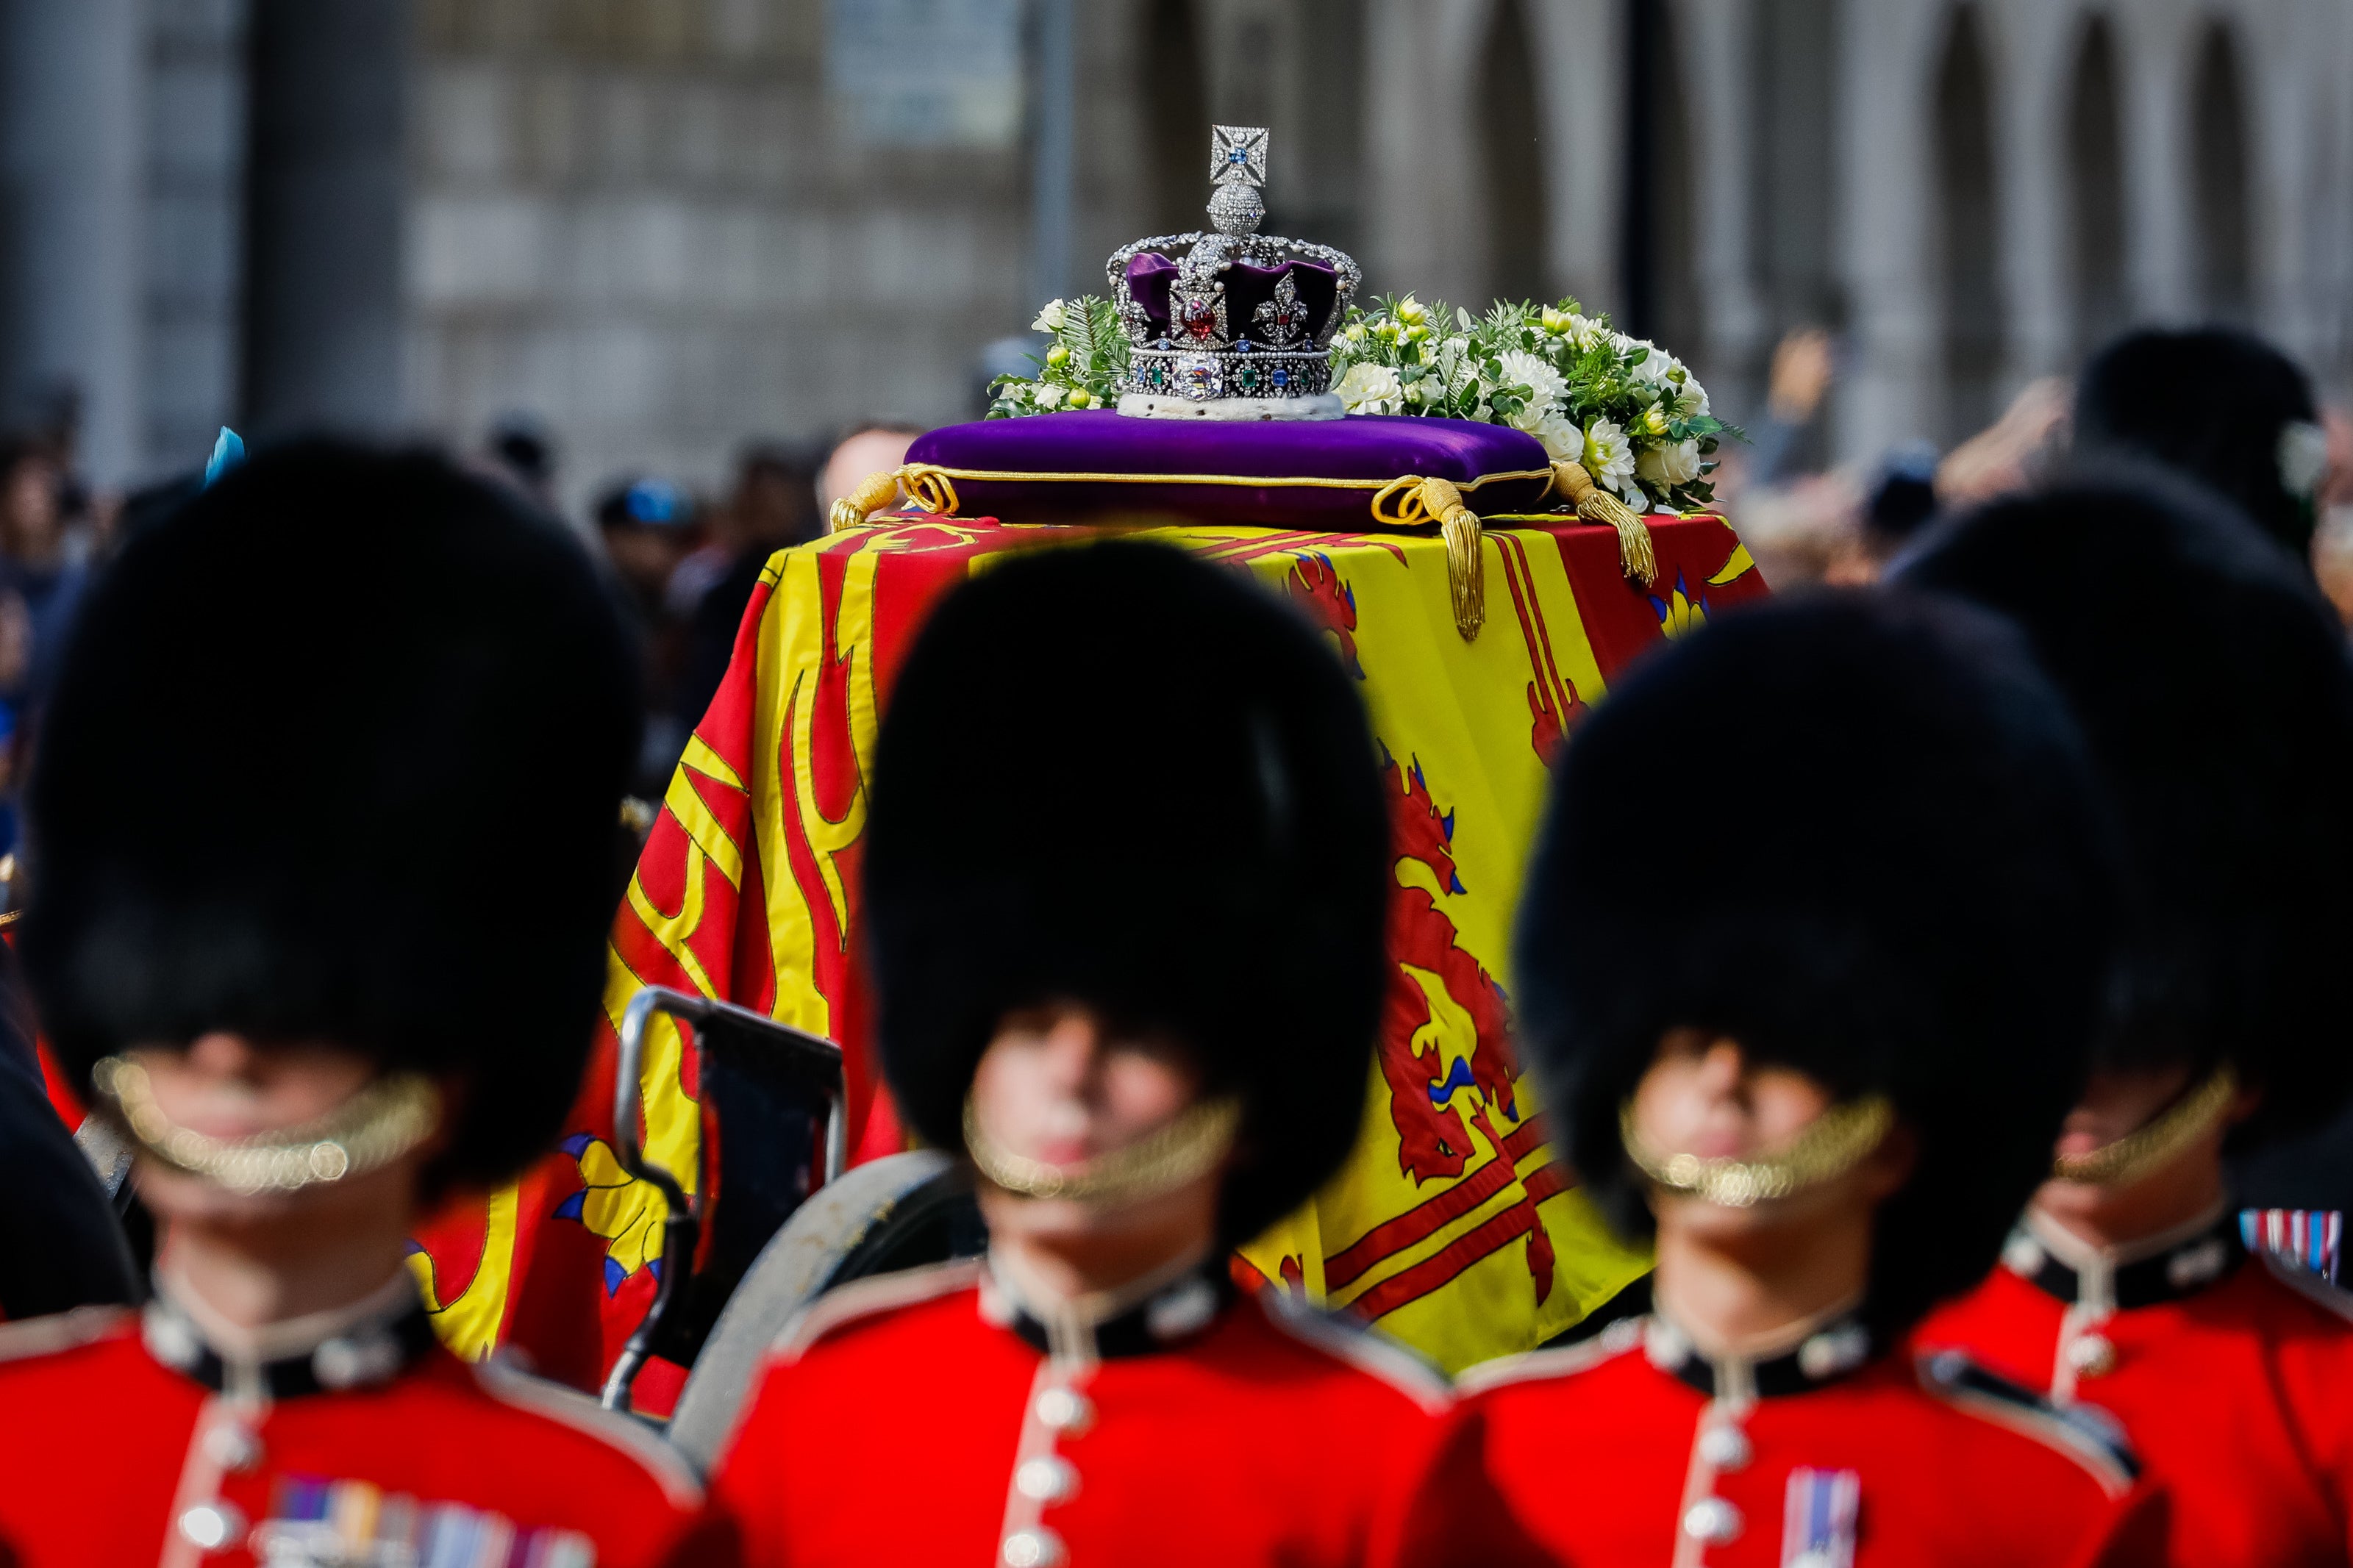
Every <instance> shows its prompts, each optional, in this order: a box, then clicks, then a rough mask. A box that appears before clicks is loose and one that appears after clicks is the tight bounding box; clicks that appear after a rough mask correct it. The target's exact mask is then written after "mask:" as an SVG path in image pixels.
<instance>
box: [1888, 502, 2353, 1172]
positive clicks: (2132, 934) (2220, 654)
mask: <svg viewBox="0 0 2353 1568" xmlns="http://www.w3.org/2000/svg"><path fill="white" fill-rule="evenodd" d="M1904 575H1905V579H1906V580H1907V581H1908V582H1910V583H1912V584H1915V585H1917V586H1919V587H1923V588H1929V589H1936V590H1940V591H1943V592H1947V593H1950V594H1954V595H1960V596H1962V597H1965V598H1968V599H1969V600H1972V601H1974V602H1975V603H1977V604H1978V605H1984V606H1986V607H1987V608H1989V609H1993V610H1996V611H1999V612H2000V613H2001V614H2003V615H2005V616H2009V617H2010V619H2012V620H2013V621H2015V622H2016V623H2017V624H2018V625H2019V626H2021V627H2022V628H2023V629H2024V631H2025V633H2026V636H2027V637H2028V639H2029V640H2030V641H2031V643H2032V645H2033V647H2034V651H2035V655H2036V657H2037V658H2039V659H2040V660H2041V662H2042V666H2043V668H2045V669H2046V670H2048V671H2049V672H2050V674H2051V677H2052V680H2054V681H2055V682H2056V683H2057V685H2058V686H2059V688H2060V689H2061V690H2062V691H2063V692H2064V693H2065V694H2066V697H2067V700H2068V701H2069V703H2070V705H2071V706H2072V707H2073V710H2074V713H2075V716H2076V718H2077V720H2078V721H2080V722H2081V724H2082V726H2083V729H2084V735H2085V737H2086V739H2087V741H2088V742H2089V745H2090V747H2091V752H2092V756H2093V761H2094V765H2095V767H2096V769H2097V771H2098V773H2099V775H2100V778H2101V782H2102V784H2104V786H2105V789H2106V792H2107V794H2108V795H2109V796H2110V798H2111V799H2112V801H2113V802H2114V805H2115V809H2116V818H2117V820H2118V822H2119V823H2120V824H2121V826H2122V828H2123V832H2124V838H2125V844H2126V884H2125V898H2124V906H2123V921H2122V926H2121V931H2122V947H2121V952H2120V955H2119V965H2120V973H2119V977H2118V982H2117V984H2116V990H2115V994H2114V998H2113V1004H2112V1008H2111V1016H2110V1018H2109V1021H2108V1026H2107V1027H2106V1029H2105V1031H2104V1033H2103V1036H2102V1038H2101V1041H2100V1046H2099V1049H2098V1052H2097V1054H2096V1057H2095V1061H2096V1062H2097V1063H2099V1064H2100V1065H2103V1066H2107V1067H2113V1068H2125V1069H2129V1068H2148V1067H2168V1066H2173V1065H2177V1064H2179V1065H2186V1066H2188V1067H2189V1068H2192V1069H2193V1071H2194V1072H2195V1073H2196V1074H2198V1075H2200V1076H2202V1075H2203V1074H2204V1073H2205V1072H2206V1071H2208V1070H2210V1069H2211V1068H2212V1067H2213V1066H2214V1064H2215V1063H2217V1062H2218V1061H2221V1060H2222V1059H2223V1058H2229V1059H2230V1060H2231V1061H2232V1063H2234V1064H2235V1065H2236V1067H2237V1068H2238V1069H2239V1071H2240V1073H2241V1075H2242V1078H2243V1079H2246V1080H2247V1081H2248V1082H2250V1083H2252V1084H2254V1085H2259V1086H2261V1087H2262V1088H2263V1089H2264V1090H2265V1094H2264V1097H2263V1105H2262V1107H2261V1109H2260V1110H2258V1111H2257V1113H2256V1115H2255V1116H2254V1117H2253V1118H2252V1119H2251V1120H2250V1121H2247V1122H2245V1123H2243V1124H2242V1126H2241V1127H2240V1128H2239V1129H2237V1131H2236V1133H2235V1134H2234V1140H2233V1142H2234V1147H2237V1148H2240V1149H2245V1148H2251V1147H2253V1146H2255V1145H2257V1144H2260V1143H2262V1142H2266V1141H2268V1140H2270V1139H2272V1138H2274V1137H2275V1136H2277V1135H2279V1134H2282V1133H2285V1132H2290V1131H2295V1130H2296V1129H2298V1128H2301V1127H2306V1126H2311V1125H2313V1124H2315V1123H2316V1122H2318V1121H2321V1120H2323V1119H2325V1118H2326V1117H2327V1115H2328V1114H2329V1112H2330V1111H2331V1110H2334V1109H2335V1108H2336V1107H2337V1105H2339V1104H2340V1103H2341V1102H2342V1101H2343V1100H2344V1099H2345V1097H2346V1093H2347V1090H2348V1085H2353V1052H2348V1051H2347V1050H2346V1048H2345V1047H2344V1045H2343V1043H2342V1040H2341V1038H2340V1036H2341V1033H2342V1030H2343V1008H2342V1003H2341V996H2340V993H2339V987H2338V984H2337V973H2338V971H2337V964H2339V963H2343V962H2344V959H2345V954H2346V953H2347V952H2353V903H2348V900H2347V898H2346V893H2345V889H2347V888H2348V886H2353V808H2349V807H2348V803H2353V666H2348V661H2347V657H2346V646H2345V634H2344V631H2343V629H2342V627H2341V626H2339V625H2338V623H2337V617H2336V616H2334V615H2333V614H2332V613H2331V612H2330V610H2329V608H2328V605H2327V603H2326V602H2324V601H2323V600H2322V599H2321V597H2320V595H2319V593H2318V591H2317V590H2316V588H2315V587H2314V586H2313V584H2312V581H2311V579H2310V578H2309V577H2308V576H2306V574H2304V573H2303V572H2302V571H2300V570H2299V569H2298V568H2297V566H2296V564H2295V563H2294V562H2293V561H2290V560H2289V559H2287V558H2286V557H2285V556H2284V555H2282V554H2281V553H2280V552H2278V551H2277V550H2274V549H2273V548H2272V547H2271V546H2270V545H2269V544H2267V543H2266V542H2264V541H2263V538H2262V537H2261V536H2260V535H2259V534H2257V533H2256V532H2255V531H2254V530H2253V529H2252V528H2250V527H2248V526H2247V523H2246V521H2244V520H2243V519H2242V518H2241V517H2239V516H2238V515H2237V514H2236V513H2235V512H2233V511H2232V510H2231V509H2230V508H2228V507H2226V506H2223V505H2221V503H2219V502H2217V501H2215V500H2212V499H2211V497H2209V496H2207V495H2206V494H2205V493H2204V492H2203V491H2200V490H2195V489H2191V488H2189V487H2188V486H2185V485H2180V484H2179V483H2177V482H2175V481H2173V480H2171V479H2168V478H2167V477H2166V476H2163V475H2161V474H2157V473H2146V474H2140V475H2126V474H2121V473H2116V474H2109V475H2105V476H2100V475H2086V476H2083V477H2079V478H2076V479H2070V480H2068V481H2066V482H2063V483H2061V484H2059V485H2056V486H2054V487H2053V488H2052V489H2047V490H2045V491H2043V492H2042V493H2041V494H2039V495H2034V496H2030V497H2023V498H2021V499H2017V500H2005V501H2000V502H1998V503H1996V504H1994V505H1992V506H1989V507H1988V508H1986V509H1984V510H1981V511H1979V512H1978V513H1976V514H1975V515H1973V516H1970V517H1968V518H1964V519H1961V520H1959V521H1957V522H1956V523H1955V524H1953V525H1951V526H1950V527H1949V528H1948V529H1947V531H1944V532H1943V533H1941V534H1939V535H1937V536H1936V537H1934V538H1932V539H1931V540H1930V541H1929V542H1928V543H1927V545H1926V547H1925V549H1924V551H1923V552H1922V553H1921V554H1920V555H1919V557H1918V558H1917V559H1915V560H1914V561H1912V562H1910V563H1907V565H1906V567H1905V573H1904Z"/></svg>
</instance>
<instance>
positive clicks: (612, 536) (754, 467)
mask: <svg viewBox="0 0 2353 1568" xmlns="http://www.w3.org/2000/svg"><path fill="white" fill-rule="evenodd" d="M76 423H77V422H76V420H75V418H74V413H73V410H72V408H71V407H70V405H61V406H60V408H59V409H58V411H57V412H56V413H55V414H54V415H53V416H47V417H45V418H42V419H39V420H37V421H35V422H33V424H32V425H31V426H28V427H27V428H26V429H25V430H23V431H21V432H19V433H16V434H15V435H9V436H5V437H0V855H5V854H7V853H9V852H11V851H13V850H14V848H15V847H16V832H17V826H16V793H17V784H18V781H19V780H20V779H21V778H22V777H23V775H24V773H25V770H26V765H27V763H29V759H30V754H31V747H32V745H33V742H34V740H35V737H36V736H37V732H38V729H39V720H40V710H41V704H42V700H43V697H44V694H45V692H46V691H47V687H48V683H49V681H50V679H52V675H53V672H54V670H55V669H56V668H57V665H58V659H59V658H60V656H61V654H62V652H63V649H64V647H65V643H66V639H67V637H69V634H70V633H71V631H72V627H73V624H74V617H75V613H76V611H77V609H78V608H79V605H80V603H81V600H82V596H83V595H84V592H85V590H86V588H87V585H88V584H89V583H90V577H91V574H93V573H94V572H96V571H97V570H99V569H100V567H102V566H103V565H104V563H105V562H106V560H107V559H108V557H109V556H111V554H112V552H113V551H114V549H115V547H116V546H117V545H118V544H119V543H120V542H121V540H122V539H123V538H124V537H126V536H127V535H128V534H129V533H131V532H133V531H137V529H138V528H139V527H140V526H141V525H142V521H144V520H146V519H147V518H149V517H152V516H153V515H156V514H158V513H160V512H161V511H162V510H166V509H168V508H169V507H171V506H172V505H174V504H175V503H176V502H178V501H179V500H182V499H184V498H185V497H186V496H187V495H189V494H191V493H193V492H194V490H195V489H196V488H197V485H198V482H199V481H198V479H197V476H196V475H195V472H194V471H193V470H192V471H191V472H189V473H186V474H184V475H180V476H176V477H174V478H173V479H169V480H166V481H164V482H163V483H159V484H155V485H152V486H149V487H147V488H145V489H139V490H134V491H132V492H131V493H130V494H128V495H117V494H114V493H111V492H109V491H105V490H102V489H95V488H93V487H91V486H90V485H89V484H87V483H85V482H84V480H83V479H82V478H81V477H80V471H79V466H78V464H77V462H76V452H75V436H76ZM920 433H921V432H920V430H919V429H918V428H917V427H915V426H910V425H907V424H905V423H904V422H902V421H895V420H874V421H868V422H865V423H861V424H859V425H855V426H851V427H850V428H849V430H848V431H847V432H846V433H844V434H843V435H842V436H841V437H839V438H838V439H836V440H833V441H830V442H825V443H818V444H803V445H792V444H788V443H784V442H759V443H754V444H753V445H750V446H747V447H745V448H744V450H743V452H742V454H741V456H740V457H739V458H738V459H737V462H736V466H735V472H734V476H733V481H732V483H731V484H730V485H729V486H728V487H727V488H726V489H724V490H723V491H718V492H715V493H714V492H706V491H700V490H697V489H694V488H692V487H691V486H690V485H687V484H684V483H681V482H680V481H677V480H675V479H670V478H667V477H665V476H663V475H660V474H657V473H649V472H627V473H621V474H616V475H611V476H608V477H607V479H606V480H605V482H604V483H603V484H602V486H601V487H600V488H598V489H596V490H595V491H594V492H593V494H594V497H595V499H594V501H593V504H592V505H591V506H589V507H588V508H587V509H586V516H578V517H575V516H571V515H570V514H569V513H568V511H567V509H566V507H565V502H564V489H563V486H562V483H561V476H560V474H559V472H558V454H557V450H556V447H555V444H554V440H553V438H552V437H550V436H549V435H548V433H547V432H546V430H545V428H544V427H543V426H541V425H540V424H539V422H538V421H536V420H535V419H533V418H531V417H529V416H508V417H506V418H503V419H501V420H500V421H498V422H497V423H496V424H495V425H493V426H491V429H490V430H489V432H488V433H487V434H486V436H485V437H484V438H483V440H482V442H481V445H480V447H479V449H478V450H477V451H476V452H475V453H474V455H473V458H474V462H475V464H476V466H477V467H479V468H481V469H482V470H484V471H486V472H488V473H490V474H492V475H494V476H495V477H497V478H499V479H503V480H505V481H506V482H508V483H511V484H512V485H513V486H514V487H515V488H517V489H520V490H522V491H523V492H524V493H525V494H526V495H528V496H530V497H531V498H532V499H533V500H534V501H536V502H537V503H538V504H539V505H540V506H541V507H542V508H543V509H544V510H546V511H548V512H549V513H550V514H551V515H554V516H557V517H562V518H565V520H566V521H569V522H571V523H572V524H573V525H574V526H575V528H577V529H578V530H579V531H581V533H582V534H583V536H584V537H586V538H589V539H592V540H593V542H594V543H595V544H596V546H599V547H601V551H602V554H603V556H604V559H605V561H606V563H607V565H608V566H609V568H610V572H611V582H612V584H613V587H614V591H615V592H616V594H617V595H619V596H620V597H621V598H622V599H623V600H624V601H625V602H626V604H627V605H628V607H629V609H630V611H631V613H632V615H633V616H634V618H635V620H636V623H637V625H638V630H639V631H640V633H641V634H642V637H643V645H644V647H645V653H646V660H647V681H646V690H647V698H648V711H647V715H646V719H647V722H646V740H645V749H644V752H643V754H642V755H641V756H640V758H639V761H638V776H637V779H636V781H635V784H634V785H633V787H634V788H635V790H636V792H637V793H638V795H641V796H643V797H644V798H646V799H649V800H659V799H660V798H661V795H662V793H663V791H664V789H665V788H666V787H667V785H668V784H669V779H670V773H671V771H672V770H673V769H674V768H675V767H676V765H677V763H678V759H679V755H680V753H681V752H682V751H683V750H684V749H685V746H686V741H687V737H688V735H689V734H690V733H691V731H692V730H693V728H694V726H695V724H696V723H697V722H698V721H700V720H701V719H702V714H703V710H705V709H706V708H708V707H709V706H710V703H711V699H712V695H713V694H714V693H716V692H717V690H718V689H719V685H720V681H721V679H722V678H723V676H724V675H725V674H726V670H727V662H728V658H729V657H730V655H731V654H732V653H733V648H734V644H735V634H736V629H737V626H739V624H740V623H741V622H742V620H743V616H744V609H745V607H746V606H747V605H749V604H750V602H751V598H752V594H753V590H754V588H755V587H756V586H757V584H758V583H759V578H760V572H761V569H762V568H763V567H764V566H765V565H766V563H767V561H768V558H769V557H770V556H771V555H773V554H774V553H775V552H776V551H778V550H781V549H783V548H784V547H786V545H790V544H797V543H799V542H802V541H804V540H809V539H814V538H816V537H818V535H819V534H820V533H822V532H823V531H825V524H824V519H825V517H826V515H827V512H828V510H829V509H830V508H831V506H832V503H833V501H834V500H835V499H836V498H837V497H839V496H841V495H843V494H846V493H848V492H849V490H850V489H854V488H856V486H857V485H858V484H859V482H860V481H861V480H862V479H865V478H867V476H869V475H870V474H873V473H877V472H881V471H882V470H885V469H888V468H896V467H897V466H898V465H899V463H900V462H901V460H902V458H904V456H905V454H906V449H907V445H908V443H909V442H910V441H912V440H913V438H914V437H916V436H917V435H918V434H920ZM0 881H5V870H0Z"/></svg>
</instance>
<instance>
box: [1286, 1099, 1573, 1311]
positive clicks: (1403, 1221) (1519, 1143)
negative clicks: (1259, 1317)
mask: <svg viewBox="0 0 2353 1568" xmlns="http://www.w3.org/2000/svg"><path fill="white" fill-rule="evenodd" d="M1550 1136H1551V1134H1550V1133H1549V1131H1547V1130H1546V1127H1545V1119H1544V1118H1543V1117H1541V1116H1531V1117H1529V1118H1528V1119H1527V1120H1526V1121H1523V1122H1522V1123H1520V1125H1519V1126H1517V1127H1516V1128H1514V1129H1513V1130H1512V1131H1511V1132H1510V1133H1509V1134H1508V1135H1507V1136H1505V1138H1504V1157H1503V1158H1502V1159H1500V1160H1490V1161H1488V1162H1487V1163H1485V1164H1483V1165H1482V1166H1480V1167H1479V1169H1478V1170H1476V1171H1474V1172H1472V1173H1471V1174H1470V1175H1468V1176H1465V1177H1463V1178H1462V1179H1461V1181H1459V1182H1457V1183H1455V1184H1454V1185H1452V1186H1451V1187H1449V1188H1447V1189H1446V1190H1445V1191H1444V1192H1442V1193H1438V1194H1434V1195H1432V1196H1430V1197H1428V1198H1425V1199H1423V1200H1422V1201H1421V1202H1420V1203H1419V1204H1416V1205H1414V1206H1413V1207H1411V1208H1409V1209H1408V1210H1406V1211H1405V1213H1403V1214H1401V1215H1398V1216H1397V1217H1396V1218H1395V1219H1388V1220H1383V1221H1382V1222H1381V1223H1380V1224H1378V1225H1377V1226H1373V1228H1372V1229H1370V1230H1368V1231H1366V1232H1365V1234H1364V1235H1362V1236H1360V1237H1357V1238H1356V1240H1354V1241H1352V1242H1350V1243H1349V1244H1348V1245H1347V1246H1346V1247H1342V1248H1341V1249H1340V1250H1339V1251H1338V1252H1335V1253H1334V1254H1333V1255H1332V1256H1331V1257H1330V1258H1325V1259H1324V1289H1326V1290H1345V1289H1347V1288H1348V1287H1349V1286H1350V1285H1351V1284H1353V1283H1355V1282H1356V1280H1358V1279H1363V1278H1364V1276H1365V1273H1366V1270H1368V1269H1370V1268H1375V1267H1377V1265H1378V1264H1380V1263H1381V1262H1382V1261H1383V1260H1384V1259H1386V1258H1394V1257H1396V1256H1397V1255H1398V1253H1400V1252H1403V1251H1404V1250H1406V1249H1407V1248H1408V1247H1417V1246H1419V1245H1420V1244H1421V1243H1422V1242H1425V1241H1428V1240H1429V1239H1430V1237H1433V1236H1436V1235H1437V1234H1438V1233H1439V1232H1440V1231H1441V1230H1444V1229H1445V1228H1446V1227H1447V1226H1450V1225H1451V1224H1453V1223H1454V1222H1455V1221H1456V1220H1458V1219H1461V1217H1462V1216H1463V1215H1466V1214H1469V1213H1470V1212H1471V1211H1472V1209H1475V1208H1477V1207H1478V1206H1479V1205H1482V1204H1483V1203H1485V1202H1486V1201H1487V1200H1488V1199H1489V1198H1492V1197H1493V1196H1494V1195H1495V1194H1497V1193H1500V1192H1502V1191H1503V1190H1504V1188H1505V1187H1507V1186H1509V1185H1511V1184H1512V1178H1513V1174H1514V1172H1513V1167H1514V1165H1516V1164H1518V1163H1520V1162H1521V1161H1522V1160H1525V1159H1526V1158H1527V1157H1528V1155H1529V1153H1530V1152H1533V1151H1534V1150H1536V1149H1538V1148H1541V1147H1542V1146H1543V1145H1544V1143H1545V1141H1546V1139H1547V1138H1549V1137H1550ZM1553 1168H1554V1167H1553V1166H1552V1165H1551V1164H1550V1163H1546V1166H1545V1170H1546V1171H1549V1170H1552V1169H1553ZM1539 1174H1541V1173H1539ZM1566 1186H1567V1182H1565V1181H1563V1182H1561V1183H1560V1184H1559V1185H1557V1186H1556V1187H1555V1188H1554V1189H1553V1191H1554V1192H1557V1191H1560V1190H1561V1189H1562V1188H1564V1187H1566ZM1551 1195H1552V1194H1551V1193H1549V1192H1548V1193H1546V1196H1547V1197H1549V1196H1551Z"/></svg>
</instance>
